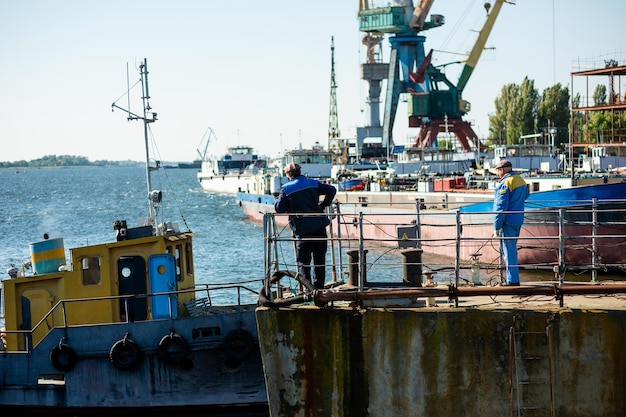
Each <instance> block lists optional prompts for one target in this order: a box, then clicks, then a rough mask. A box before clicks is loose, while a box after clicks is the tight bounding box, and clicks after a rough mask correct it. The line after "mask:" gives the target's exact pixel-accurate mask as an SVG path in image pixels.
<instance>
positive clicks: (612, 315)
mask: <svg viewBox="0 0 626 417" xmlns="http://www.w3.org/2000/svg"><path fill="white" fill-rule="evenodd" d="M257 323H258V330H259V339H260V348H261V354H262V359H263V363H264V368H265V375H266V384H267V391H268V397H269V401H270V411H271V416H272V417H278V416H285V417H287V416H289V417H295V416H334V417H342V416H345V417H347V416H353V417H356V416H359V417H364V416H372V417H373V416H376V417H380V416H425V417H449V416H464V417H470V416H476V417H502V416H509V415H516V416H517V415H518V410H519V412H520V414H519V415H523V416H555V417H588V416H596V417H599V416H606V417H609V416H611V417H614V416H626V331H625V330H626V311H623V310H619V309H618V310H590V309H571V308H569V309H568V308H558V307H548V308H542V309H537V308H533V309H521V308H520V309H517V308H516V309H506V308H497V309H479V308H416V309H376V308H371V309H367V310H354V309H351V308H341V307H334V308H321V309H320V308H317V307H314V306H304V307H303V306H301V307H298V308H283V309H275V308H274V309H269V308H259V309H257Z"/></svg>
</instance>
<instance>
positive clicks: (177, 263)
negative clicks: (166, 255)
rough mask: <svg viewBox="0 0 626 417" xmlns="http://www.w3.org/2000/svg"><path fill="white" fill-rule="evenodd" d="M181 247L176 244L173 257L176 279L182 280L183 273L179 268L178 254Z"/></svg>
mask: <svg viewBox="0 0 626 417" xmlns="http://www.w3.org/2000/svg"><path fill="white" fill-rule="evenodd" d="M181 251H182V248H181V246H180V245H176V247H175V248H174V259H176V281H182V280H183V275H182V273H181V270H180V256H181Z"/></svg>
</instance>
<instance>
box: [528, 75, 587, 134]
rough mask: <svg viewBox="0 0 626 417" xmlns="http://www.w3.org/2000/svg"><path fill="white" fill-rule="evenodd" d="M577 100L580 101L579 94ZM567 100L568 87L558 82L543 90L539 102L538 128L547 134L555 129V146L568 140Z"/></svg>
mask: <svg viewBox="0 0 626 417" xmlns="http://www.w3.org/2000/svg"><path fill="white" fill-rule="evenodd" d="M577 100H578V101H577V102H580V96H578V97H577ZM569 101H570V95H569V88H568V87H564V86H562V85H561V83H558V84H555V85H553V86H552V87H548V88H546V89H545V90H543V94H542V97H541V101H540V103H539V108H538V112H537V125H538V128H539V130H541V131H542V132H545V133H547V134H549V133H550V130H556V136H555V145H556V146H558V145H561V144H565V143H568V142H569V134H568V132H569V125H570V120H571V113H570V108H569Z"/></svg>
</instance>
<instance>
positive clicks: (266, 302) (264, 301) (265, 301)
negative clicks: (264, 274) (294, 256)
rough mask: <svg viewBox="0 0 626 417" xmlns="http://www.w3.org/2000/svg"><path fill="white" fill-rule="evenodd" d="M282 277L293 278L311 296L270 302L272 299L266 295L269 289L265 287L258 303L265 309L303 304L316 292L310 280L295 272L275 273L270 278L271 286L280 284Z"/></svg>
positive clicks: (298, 296)
mask: <svg viewBox="0 0 626 417" xmlns="http://www.w3.org/2000/svg"><path fill="white" fill-rule="evenodd" d="M282 277H291V278H294V279H296V280H297V281H298V282H299V283H300V284H302V286H303V287H304V288H305V289H306V292H307V293H309V294H301V295H297V296H295V297H289V298H285V299H282V300H274V301H270V297H269V295H268V294H267V293H266V291H267V287H266V286H263V288H262V289H261V291H259V301H258V304H259V305H261V306H264V307H281V306H288V305H291V304H295V303H302V302H304V301H307V299H308V298H309V297H310V294H312V293H313V292H314V291H315V287H314V286H313V284H312V283H311V281H309V280H308V279H306V277H304V276H302V275H300V274H299V273H297V272H295V271H276V272H274V274H273V275H272V276H271V278H270V285H269V286H270V287H271V286H272V284H275V283H277V282H279V281H280V279H281V278H282Z"/></svg>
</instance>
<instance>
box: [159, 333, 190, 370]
mask: <svg viewBox="0 0 626 417" xmlns="http://www.w3.org/2000/svg"><path fill="white" fill-rule="evenodd" d="M188 351H189V346H187V342H186V341H185V339H184V338H183V337H182V336H181V335H179V334H178V333H174V332H171V333H170V334H166V335H165V336H163V337H162V338H161V340H160V341H159V356H160V357H161V358H162V359H163V360H164V361H165V362H169V363H178V362H180V361H182V360H183V359H185V357H186V356H187V352H188Z"/></svg>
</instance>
